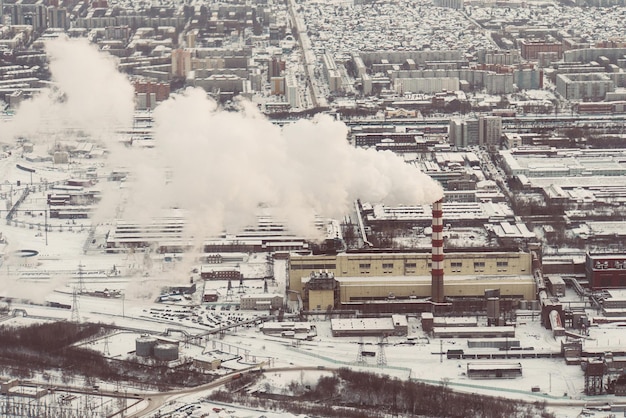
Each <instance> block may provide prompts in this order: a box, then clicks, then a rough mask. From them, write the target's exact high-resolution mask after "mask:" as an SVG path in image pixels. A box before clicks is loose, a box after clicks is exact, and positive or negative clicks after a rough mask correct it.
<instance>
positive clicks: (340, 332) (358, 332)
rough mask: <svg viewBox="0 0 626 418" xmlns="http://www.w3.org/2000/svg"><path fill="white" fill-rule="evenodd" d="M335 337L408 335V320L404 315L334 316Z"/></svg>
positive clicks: (332, 328) (332, 323) (331, 322)
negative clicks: (377, 316)
mask: <svg viewBox="0 0 626 418" xmlns="http://www.w3.org/2000/svg"><path fill="white" fill-rule="evenodd" d="M330 328H331V331H332V334H333V337H350V336H384V335H407V333H408V322H407V319H406V316H404V315H392V316H391V317H390V318H346V319H339V318H334V319H331V320H330Z"/></svg>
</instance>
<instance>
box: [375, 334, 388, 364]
mask: <svg viewBox="0 0 626 418" xmlns="http://www.w3.org/2000/svg"><path fill="white" fill-rule="evenodd" d="M385 345H387V336H386V335H385V334H383V335H381V336H380V341H379V342H378V360H377V365H378V366H379V367H383V366H386V365H387V356H385Z"/></svg>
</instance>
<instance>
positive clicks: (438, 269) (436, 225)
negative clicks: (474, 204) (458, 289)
mask: <svg viewBox="0 0 626 418" xmlns="http://www.w3.org/2000/svg"><path fill="white" fill-rule="evenodd" d="M431 277H432V282H431V286H432V287H431V297H432V301H433V302H435V303H442V302H443V301H444V294H443V198H441V199H439V200H438V201H436V202H435V203H433V235H432V276H431Z"/></svg>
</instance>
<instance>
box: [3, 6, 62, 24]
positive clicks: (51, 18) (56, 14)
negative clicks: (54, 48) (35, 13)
mask: <svg viewBox="0 0 626 418" xmlns="http://www.w3.org/2000/svg"><path fill="white" fill-rule="evenodd" d="M0 1H1V0H0ZM47 13H48V27H50V28H61V29H68V28H69V25H68V22H67V9H66V8H65V7H55V6H49V7H48V8H47Z"/></svg>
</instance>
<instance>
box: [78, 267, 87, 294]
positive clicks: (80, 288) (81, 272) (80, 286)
mask: <svg viewBox="0 0 626 418" xmlns="http://www.w3.org/2000/svg"><path fill="white" fill-rule="evenodd" d="M83 267H85V266H83V265H82V264H79V265H78V284H77V291H78V293H79V294H81V295H82V294H83V293H85V280H84V274H85V272H84V270H83Z"/></svg>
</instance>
